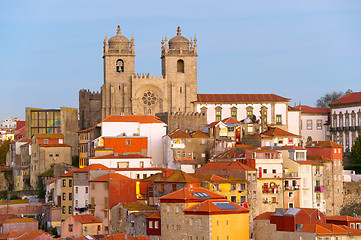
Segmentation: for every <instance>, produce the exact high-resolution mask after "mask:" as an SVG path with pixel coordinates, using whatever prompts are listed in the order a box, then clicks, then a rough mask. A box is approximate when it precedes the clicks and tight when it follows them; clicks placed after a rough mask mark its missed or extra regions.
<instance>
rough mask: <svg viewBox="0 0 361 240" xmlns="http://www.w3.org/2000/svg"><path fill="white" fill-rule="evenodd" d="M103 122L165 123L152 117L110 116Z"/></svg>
mask: <svg viewBox="0 0 361 240" xmlns="http://www.w3.org/2000/svg"><path fill="white" fill-rule="evenodd" d="M102 122H138V123H164V122H162V121H160V120H159V118H158V117H156V116H152V115H125V116H120V115H110V116H108V117H106V118H105V119H104V120H103V121H102Z"/></svg>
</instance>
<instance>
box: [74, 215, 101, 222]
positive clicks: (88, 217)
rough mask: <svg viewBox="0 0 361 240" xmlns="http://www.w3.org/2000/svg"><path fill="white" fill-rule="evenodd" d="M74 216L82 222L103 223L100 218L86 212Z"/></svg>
mask: <svg viewBox="0 0 361 240" xmlns="http://www.w3.org/2000/svg"><path fill="white" fill-rule="evenodd" d="M71 217H72V218H74V219H75V220H76V221H78V222H79V223H81V224H87V223H101V221H100V220H99V219H97V218H96V217H94V216H93V215H90V214H84V215H72V216H71Z"/></svg>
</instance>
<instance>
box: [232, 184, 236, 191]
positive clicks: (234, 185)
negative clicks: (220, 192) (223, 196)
mask: <svg viewBox="0 0 361 240" xmlns="http://www.w3.org/2000/svg"><path fill="white" fill-rule="evenodd" d="M236 189H237V188H236V184H233V183H232V184H231V191H234V190H236Z"/></svg>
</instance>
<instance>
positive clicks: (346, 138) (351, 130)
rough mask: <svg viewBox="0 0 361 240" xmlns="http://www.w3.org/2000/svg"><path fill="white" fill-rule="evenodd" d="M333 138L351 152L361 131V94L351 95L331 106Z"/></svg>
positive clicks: (346, 150)
mask: <svg viewBox="0 0 361 240" xmlns="http://www.w3.org/2000/svg"><path fill="white" fill-rule="evenodd" d="M330 108H331V118H332V120H331V138H332V141H333V142H336V143H338V144H340V145H342V146H343V149H344V151H345V152H350V151H351V148H352V146H353V145H354V143H355V141H356V138H357V137H358V135H359V133H358V132H359V131H360V130H361V92H355V93H349V94H347V95H345V96H343V97H342V98H340V99H338V100H337V101H335V102H333V103H331V104H330Z"/></svg>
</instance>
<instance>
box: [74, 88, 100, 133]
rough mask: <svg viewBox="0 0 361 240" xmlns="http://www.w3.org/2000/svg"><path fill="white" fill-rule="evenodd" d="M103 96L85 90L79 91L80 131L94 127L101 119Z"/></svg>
mask: <svg viewBox="0 0 361 240" xmlns="http://www.w3.org/2000/svg"><path fill="white" fill-rule="evenodd" d="M101 106H102V95H101V93H99V92H91V91H89V89H88V90H85V89H82V90H80V91H79V129H80V130H82V129H86V128H89V127H93V126H94V125H95V124H97V123H98V122H100V121H101V120H102V119H101Z"/></svg>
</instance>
